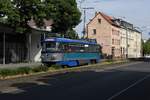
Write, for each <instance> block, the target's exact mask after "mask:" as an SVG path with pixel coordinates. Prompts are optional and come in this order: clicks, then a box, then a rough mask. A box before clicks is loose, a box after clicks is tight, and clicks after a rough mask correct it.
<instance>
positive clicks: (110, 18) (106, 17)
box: [88, 12, 120, 27]
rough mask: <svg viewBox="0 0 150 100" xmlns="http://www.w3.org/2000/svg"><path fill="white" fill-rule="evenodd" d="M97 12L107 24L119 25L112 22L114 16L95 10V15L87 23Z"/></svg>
mask: <svg viewBox="0 0 150 100" xmlns="http://www.w3.org/2000/svg"><path fill="white" fill-rule="evenodd" d="M99 14H100V15H101V16H102V17H103V18H104V19H105V20H106V21H107V22H108V23H109V24H111V25H113V26H116V27H120V26H119V25H117V24H116V23H115V22H114V20H115V18H114V17H112V16H108V15H106V14H105V13H102V12H96V15H95V17H94V18H93V19H92V20H91V21H90V22H89V23H88V24H90V23H91V22H92V21H93V20H94V19H95V18H96V17H97V16H98V15H99Z"/></svg>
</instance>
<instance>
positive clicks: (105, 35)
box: [85, 12, 121, 57]
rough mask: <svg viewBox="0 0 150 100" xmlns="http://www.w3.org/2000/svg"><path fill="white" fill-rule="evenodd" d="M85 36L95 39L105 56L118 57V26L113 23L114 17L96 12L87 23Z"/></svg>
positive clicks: (119, 37) (119, 54)
mask: <svg viewBox="0 0 150 100" xmlns="http://www.w3.org/2000/svg"><path fill="white" fill-rule="evenodd" d="M85 37H87V38H91V39H96V40H97V42H98V43H99V44H100V45H101V46H102V52H103V54H105V55H107V56H113V57H120V56H121V52H120V41H121V40H120V39H121V36H120V26H119V25H117V23H115V21H114V18H113V17H110V16H108V15H106V14H104V13H101V12H98V13H96V14H95V17H94V18H93V19H92V20H91V21H90V22H89V23H88V24H87V32H86V34H85Z"/></svg>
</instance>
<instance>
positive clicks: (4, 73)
mask: <svg viewBox="0 0 150 100" xmlns="http://www.w3.org/2000/svg"><path fill="white" fill-rule="evenodd" d="M115 63H119V62H114V61H112V60H109V61H106V62H103V63H101V64H102V65H103V64H104V65H107V64H115ZM96 65H97V64H96ZM90 66H92V65H90ZM93 66H94V65H93ZM87 67H88V66H87ZM76 68H77V69H79V68H82V67H73V68H65V67H64V68H63V67H62V66H60V65H51V67H48V66H37V67H20V68H17V69H0V77H3V78H5V77H8V76H15V75H28V74H31V73H39V72H48V71H59V70H61V69H67V70H75V69H76Z"/></svg>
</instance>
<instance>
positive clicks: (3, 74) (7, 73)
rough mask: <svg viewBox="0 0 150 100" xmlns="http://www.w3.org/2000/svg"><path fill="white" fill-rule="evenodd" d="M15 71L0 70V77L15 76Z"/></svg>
mask: <svg viewBox="0 0 150 100" xmlns="http://www.w3.org/2000/svg"><path fill="white" fill-rule="evenodd" d="M16 74H17V71H16V70H12V69H1V70H0V75H1V76H3V77H6V76H10V75H16Z"/></svg>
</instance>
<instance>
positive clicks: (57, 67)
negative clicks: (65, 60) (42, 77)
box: [51, 65, 62, 69]
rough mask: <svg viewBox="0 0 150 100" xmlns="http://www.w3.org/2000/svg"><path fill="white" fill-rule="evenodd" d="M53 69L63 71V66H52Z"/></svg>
mask: <svg viewBox="0 0 150 100" xmlns="http://www.w3.org/2000/svg"><path fill="white" fill-rule="evenodd" d="M51 67H52V68H54V69H61V68H62V66H61V65H51Z"/></svg>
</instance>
